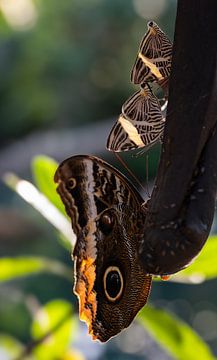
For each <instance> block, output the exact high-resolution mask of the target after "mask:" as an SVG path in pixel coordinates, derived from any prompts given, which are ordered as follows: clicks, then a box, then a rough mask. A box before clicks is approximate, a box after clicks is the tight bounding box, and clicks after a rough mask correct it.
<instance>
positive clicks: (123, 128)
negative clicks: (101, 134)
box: [106, 85, 165, 152]
mask: <svg viewBox="0 0 217 360" xmlns="http://www.w3.org/2000/svg"><path fill="white" fill-rule="evenodd" d="M164 124H165V117H164V116H163V114H162V111H161V107H160V104H159V101H158V99H157V97H156V96H155V95H154V94H153V93H152V91H151V90H150V88H149V87H148V85H142V86H141V89H140V90H139V91H137V92H136V93H135V94H133V95H132V96H131V97H130V98H129V99H128V100H127V101H126V102H125V103H124V104H123V106H122V113H121V115H120V116H119V118H118V120H117V122H116V123H115V124H114V126H113V128H112V130H111V132H110V134H109V136H108V140H107V145H106V147H107V149H108V150H109V151H114V152H121V151H129V150H134V149H138V148H143V147H145V148H146V150H147V149H148V148H149V147H150V146H152V145H153V144H155V143H156V142H157V141H159V139H160V138H161V137H162V134H163V130H164Z"/></svg>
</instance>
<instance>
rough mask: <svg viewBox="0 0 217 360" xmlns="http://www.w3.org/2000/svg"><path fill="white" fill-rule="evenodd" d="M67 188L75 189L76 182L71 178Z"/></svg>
mask: <svg viewBox="0 0 217 360" xmlns="http://www.w3.org/2000/svg"><path fill="white" fill-rule="evenodd" d="M67 186H68V187H69V189H74V188H75V186H76V180H75V179H74V178H70V179H69V180H68V181H67Z"/></svg>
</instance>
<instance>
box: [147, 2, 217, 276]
mask: <svg viewBox="0 0 217 360" xmlns="http://www.w3.org/2000/svg"><path fill="white" fill-rule="evenodd" d="M216 14H217V1H216V0H207V1H204V0H191V1H188V0H178V9H177V19H176V29H175V39H174V47H173V63H172V72H171V78H170V84H169V104H168V112H167V120H166V127H165V133H164V140H163V146H162V154H161V159H160V164H159V169H158V174H157V179H156V185H155V188H154V191H153V194H152V197H151V200H150V203H149V206H148V214H147V218H146V222H145V230H144V232H145V234H144V240H143V241H142V247H141V252H142V259H143V260H142V261H143V264H144V269H145V271H147V272H148V273H151V274H171V273H174V272H177V271H179V270H181V269H182V268H183V267H185V266H187V265H188V263H189V262H190V261H191V260H192V259H193V258H194V257H195V256H196V255H197V254H198V253H199V251H200V250H201V248H202V247H203V245H204V243H205V241H206V239H207V237H208V235H209V232H210V228H211V224H212V220H213V215H214V209H215V198H216V192H217V131H216V124H217V21H216Z"/></svg>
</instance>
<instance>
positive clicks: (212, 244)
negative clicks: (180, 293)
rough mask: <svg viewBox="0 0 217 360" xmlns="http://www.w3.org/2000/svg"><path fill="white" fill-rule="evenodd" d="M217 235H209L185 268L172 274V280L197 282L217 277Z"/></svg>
mask: <svg viewBox="0 0 217 360" xmlns="http://www.w3.org/2000/svg"><path fill="white" fill-rule="evenodd" d="M216 254H217V236H210V237H209V239H208V240H207V242H206V244H205V246H204V247H203V249H202V251H201V253H200V254H199V255H198V257H197V258H196V259H195V261H194V262H193V263H192V264H191V265H189V267H187V268H186V269H185V270H182V271H180V272H179V273H177V274H176V275H174V276H172V281H177V282H185V283H191V284H198V283H201V282H203V281H205V280H211V279H214V278H216V277H217V261H216Z"/></svg>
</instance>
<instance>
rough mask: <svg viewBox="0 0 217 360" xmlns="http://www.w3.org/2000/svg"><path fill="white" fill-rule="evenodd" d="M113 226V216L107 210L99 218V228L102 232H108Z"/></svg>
mask: <svg viewBox="0 0 217 360" xmlns="http://www.w3.org/2000/svg"><path fill="white" fill-rule="evenodd" d="M113 226H114V216H113V215H112V214H111V213H108V212H106V213H104V214H102V215H101V217H100V220H99V227H100V230H101V231H102V232H103V233H104V234H109V233H110V232H111V231H112V229H113Z"/></svg>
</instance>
